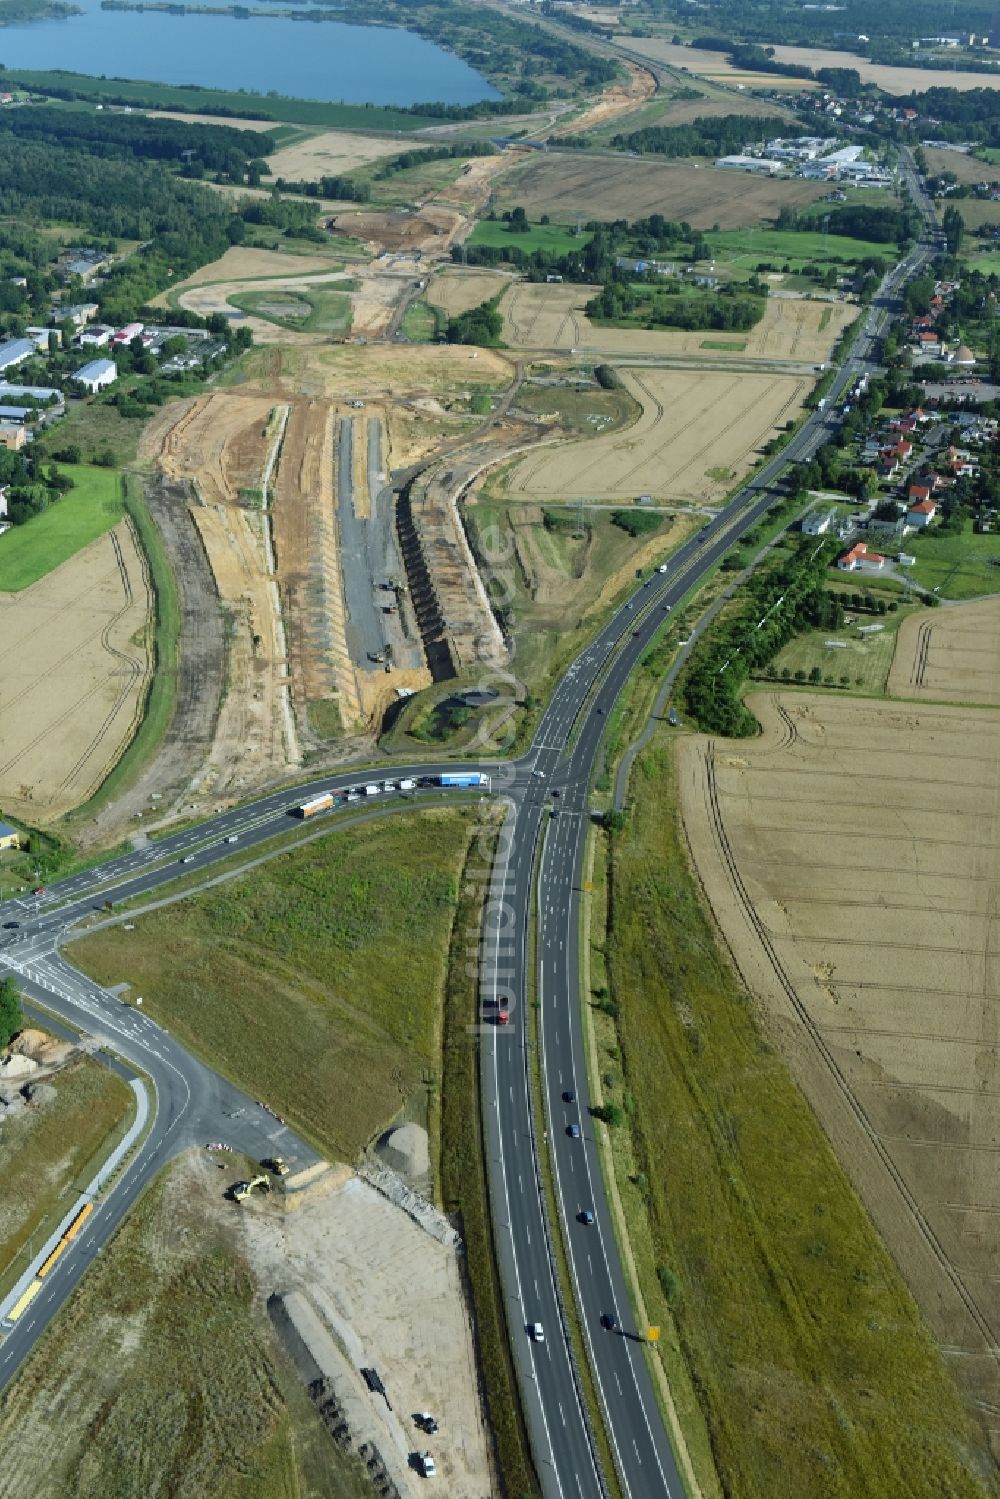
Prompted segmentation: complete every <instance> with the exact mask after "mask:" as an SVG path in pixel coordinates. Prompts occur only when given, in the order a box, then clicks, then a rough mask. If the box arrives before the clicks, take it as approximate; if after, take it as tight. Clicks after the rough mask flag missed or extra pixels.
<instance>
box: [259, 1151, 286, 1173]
mask: <svg viewBox="0 0 1000 1499" xmlns="http://www.w3.org/2000/svg"><path fill="white" fill-rule="evenodd" d="M260 1164H261V1165H262V1166H263V1167H264V1168H265V1170H267V1171H270V1172H272V1173H273V1174H274V1175H275V1176H287V1175H288V1167H287V1166H286V1165H285V1163H284V1161H283V1160H282V1159H281V1156H280V1155H271V1156H268V1158H267V1160H266V1161H261V1163H260Z"/></svg>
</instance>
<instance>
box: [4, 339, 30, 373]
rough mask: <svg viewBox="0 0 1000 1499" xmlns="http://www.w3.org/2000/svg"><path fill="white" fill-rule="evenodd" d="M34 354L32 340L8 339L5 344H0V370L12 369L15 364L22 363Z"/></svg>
mask: <svg viewBox="0 0 1000 1499" xmlns="http://www.w3.org/2000/svg"><path fill="white" fill-rule="evenodd" d="M36 352H37V351H36V349H35V345H34V341H33V340H32V339H30V338H8V339H7V341H6V343H2V344H0V370H9V369H12V368H13V367H14V365H15V364H21V363H23V361H24V360H25V359H30V358H31V356H32V354H34V353H36Z"/></svg>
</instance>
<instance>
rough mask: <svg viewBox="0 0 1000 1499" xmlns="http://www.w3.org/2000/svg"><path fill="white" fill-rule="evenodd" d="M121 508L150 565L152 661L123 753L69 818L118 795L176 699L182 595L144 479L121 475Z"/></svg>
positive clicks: (147, 756) (165, 724)
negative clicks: (132, 732) (137, 719)
mask: <svg viewBox="0 0 1000 1499" xmlns="http://www.w3.org/2000/svg"><path fill="white" fill-rule="evenodd" d="M124 496H125V509H126V510H127V511H128V515H129V518H130V520H131V521H132V524H133V526H134V527H135V531H136V535H137V536H138V539H139V546H140V548H141V550H142V552H143V555H144V556H145V558H146V563H147V565H148V567H149V578H150V584H151V590H152V595H153V611H154V622H153V662H152V668H153V669H152V671H151V673H150V677H149V687H148V689H147V692H146V701H145V703H144V705H143V713H142V718H141V720H140V723H139V727H138V729H137V730H136V732H135V735H134V737H133V739H132V742H131V743H130V744H129V746H128V748H127V749H126V750H125V753H124V754H123V755H122V756H121V759H120V760H118V762H117V763H116V764H115V765H113V766H112V767H111V770H110V771H109V772H108V775H107V776H106V778H105V779H104V781H103V782H102V783H101V785H100V787H99V788H98V790H97V791H96V792H95V793H94V795H93V796H92V797H91V798H90V800H89V801H87V802H84V803H83V805H82V806H80V807H77V809H76V811H75V812H74V813H73V814H72V818H71V819H70V820H71V821H79V820H80V819H82V818H88V817H93V816H94V813H95V812H97V811H98V809H99V808H101V807H104V806H107V804H108V802H109V801H111V800H112V799H113V798H114V797H116V796H120V795H121V794H122V792H123V791H125V790H126V789H127V788H128V787H129V786H131V785H132V784H133V782H134V781H135V780H136V779H137V778H138V776H139V774H140V773H141V771H142V770H143V769H144V767H145V766H146V765H147V764H148V762H149V761H150V760H151V759H152V758H153V756H154V755H155V754H156V751H157V750H158V749H159V747H160V745H161V744H162V742H163V738H164V735H165V734H166V732H167V729H168V728H169V726H170V720H171V718H172V717H173V712H174V704H175V702H176V700H177V669H178V650H179V647H180V629H181V617H180V601H179V599H178V596H177V584H176V582H175V580H174V575H173V570H172V569H171V566H170V562H169V560H168V558H167V553H166V550H165V549H164V546H163V542H162V540H161V538H160V533H159V531H158V530H157V529H156V526H155V524H154V522H153V518H152V516H151V515H150V513H149V509H148V507H147V505H146V500H145V497H144V495H143V493H142V481H141V480H140V479H138V478H137V477H136V476H135V475H133V474H126V475H125V476H124Z"/></svg>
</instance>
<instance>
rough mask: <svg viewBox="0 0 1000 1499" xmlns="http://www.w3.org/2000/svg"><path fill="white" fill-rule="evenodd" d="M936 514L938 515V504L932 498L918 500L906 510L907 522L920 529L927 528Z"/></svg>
mask: <svg viewBox="0 0 1000 1499" xmlns="http://www.w3.org/2000/svg"><path fill="white" fill-rule="evenodd" d="M935 515H937V505H936V504H935V502H934V501H933V500H932V499H929V498H928V499H926V500H917V502H916V503H915V504H911V505H910V507H909V509H908V510H907V512H906V523H907V525H909V526H913V527H914V528H915V529H916V530H918V531H922V530H926V528H927V527H928V526H929V525H930V523H931V521H932V520H933V519H934V517H935Z"/></svg>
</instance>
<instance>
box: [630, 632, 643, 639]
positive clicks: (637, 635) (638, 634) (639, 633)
mask: <svg viewBox="0 0 1000 1499" xmlns="http://www.w3.org/2000/svg"><path fill="white" fill-rule="evenodd" d="M632 634H633V635H634V636H635V637H636V639H637V640H638V638H639V636H640V635H641V634H642V631H641V630H633V631H632Z"/></svg>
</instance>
